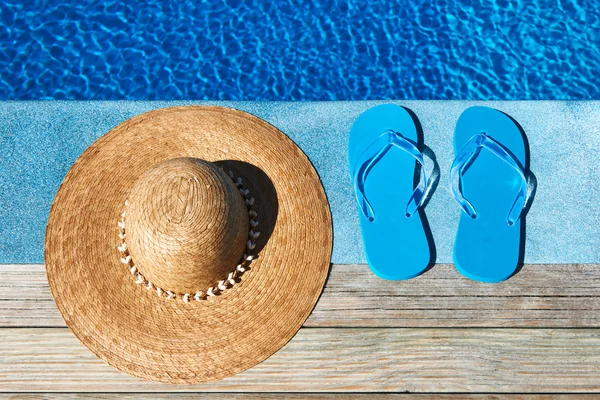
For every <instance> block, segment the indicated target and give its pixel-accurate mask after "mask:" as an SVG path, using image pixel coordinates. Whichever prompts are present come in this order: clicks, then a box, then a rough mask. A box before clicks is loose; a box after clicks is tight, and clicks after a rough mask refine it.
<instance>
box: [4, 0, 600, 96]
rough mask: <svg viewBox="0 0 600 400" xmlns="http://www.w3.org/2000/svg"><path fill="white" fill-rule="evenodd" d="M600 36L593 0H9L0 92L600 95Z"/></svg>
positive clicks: (599, 11) (599, 10) (599, 20)
mask: <svg viewBox="0 0 600 400" xmlns="http://www.w3.org/2000/svg"><path fill="white" fill-rule="evenodd" d="M24 3H26V4H24ZM599 43H600V8H599V7H597V5H596V4H595V2H593V1H588V0H556V1H551V0H538V1H528V0H520V1H509V0H495V1H490V0H458V1H457V0H454V1H453V0H433V1H429V2H426V1H421V0H399V1H381V2H377V1H373V2H371V1H370V2H365V1H364V0H350V1H342V0H340V1H327V0H313V1H296V0H276V1H243V0H221V1H216V0H212V1H204V2H198V1H191V0H184V1H182V2H165V1H161V0H150V1H149V2H143V3H139V2H135V1H132V0H127V1H117V0H112V1H102V2H98V1H90V0H78V1H75V0H62V1H60V2H58V1H47V0H31V1H27V2H23V0H3V2H1V3H0V99H13V100H26V99H161V100H174V99H227V100H362V99H600V78H599V76H600V75H599V74H598V73H597V70H598V65H600V49H599V46H598V44H599Z"/></svg>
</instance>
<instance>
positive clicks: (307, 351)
mask: <svg viewBox="0 0 600 400" xmlns="http://www.w3.org/2000/svg"><path fill="white" fill-rule="evenodd" d="M0 360H2V363H1V364H0V391H2V392H14V391H20V390H21V391H42V392H54V391H65V392H102V391H107V392H151V391H158V392H168V391H189V392H209V391H216V392H258V391H264V392H407V391H408V392H423V393H436V392H448V393H457V392H458V393H460V392H481V393H503V392H514V393H536V392H537V393H577V392H595V393H598V392H600V330H597V329H506V328H504V329H502V328H494V329H490V328H488V329H478V328H467V329H465V328H443V329H439V328H358V329H357V328H347V329H340V328H303V329H301V330H300V332H299V333H298V334H297V335H296V336H295V337H294V339H293V340H292V341H290V343H289V344H288V345H287V346H285V347H284V348H283V349H282V350H281V351H279V352H278V353H276V354H275V355H273V356H272V357H271V358H269V359H268V360H266V361H265V362H263V363H261V364H259V365H257V366H256V367H254V368H252V369H250V370H248V371H245V372H243V373H241V374H239V375H237V376H234V377H231V378H228V379H225V380H223V381H221V382H216V383H211V384H206V385H191V386H182V385H164V384H158V383H154V382H145V381H141V380H139V379H136V378H133V377H130V376H128V375H125V374H124V373H121V372H118V371H116V370H114V369H113V368H111V367H110V366H108V365H106V364H104V363H103V362H102V361H100V360H98V359H96V358H95V356H93V355H92V354H91V353H90V352H89V351H88V350H87V349H86V348H85V347H83V346H82V345H81V344H80V343H79V342H78V341H77V339H76V338H75V337H74V336H73V335H72V334H71V333H70V332H69V331H68V329H66V328H4V329H0Z"/></svg>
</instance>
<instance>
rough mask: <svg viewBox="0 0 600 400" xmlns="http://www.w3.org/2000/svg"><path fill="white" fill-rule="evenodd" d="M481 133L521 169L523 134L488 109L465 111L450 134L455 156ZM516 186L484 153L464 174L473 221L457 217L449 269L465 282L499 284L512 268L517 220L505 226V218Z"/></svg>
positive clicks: (511, 174) (513, 176)
mask: <svg viewBox="0 0 600 400" xmlns="http://www.w3.org/2000/svg"><path fill="white" fill-rule="evenodd" d="M481 132H485V133H486V134H487V135H488V136H489V137H491V138H492V139H494V140H495V141H497V142H499V143H500V144H502V146H504V147H505V148H506V149H507V150H508V151H509V152H511V153H512V154H513V155H514V156H515V158H517V159H518V160H519V161H520V163H521V165H522V166H524V167H527V165H526V146H525V139H524V137H523V133H522V132H521V130H520V129H519V127H518V126H517V125H516V123H515V122H514V121H513V120H512V119H511V118H510V117H509V116H507V115H506V114H504V113H502V112H501V111H498V110H494V109H491V108H488V107H471V108H468V109H467V110H465V111H464V112H463V114H462V115H461V116H460V118H459V119H458V122H457V124H456V129H455V132H454V153H455V154H458V152H459V151H460V150H461V149H462V147H463V146H464V145H465V144H466V143H467V142H468V141H469V139H470V138H472V137H473V136H475V135H477V134H479V133H481ZM520 185H521V180H520V178H519V176H518V174H517V173H516V172H515V171H514V169H512V168H511V167H510V166H509V165H507V164H506V163H505V162H503V161H502V160H501V159H499V158H498V157H496V156H495V155H493V154H492V153H491V152H489V151H488V150H486V149H482V150H481V152H480V153H479V155H478V156H477V157H476V159H475V160H474V161H473V162H472V164H471V165H470V166H468V167H467V169H466V170H465V171H464V173H463V178H462V192H463V195H464V197H465V198H466V199H467V200H468V201H469V202H471V204H472V205H473V206H474V208H475V210H477V218H476V219H472V218H471V217H469V216H468V215H467V214H465V213H464V212H463V213H461V216H460V221H459V225H458V231H457V234H456V241H455V245H454V264H455V266H456V269H458V271H460V272H461V273H462V274H463V275H465V276H466V277H468V278H470V279H473V280H477V281H481V282H491V283H493V282H500V281H503V280H505V279H508V278H509V277H510V276H511V275H512V274H513V273H514V272H515V270H516V269H517V266H518V263H519V261H520V257H521V249H522V240H521V239H522V236H521V235H522V232H521V229H522V221H521V219H519V220H518V221H517V222H516V223H515V224H514V225H513V226H509V225H508V223H507V217H508V213H509V211H510V208H511V206H512V204H513V202H514V200H515V198H516V196H517V193H518V191H519V188H520Z"/></svg>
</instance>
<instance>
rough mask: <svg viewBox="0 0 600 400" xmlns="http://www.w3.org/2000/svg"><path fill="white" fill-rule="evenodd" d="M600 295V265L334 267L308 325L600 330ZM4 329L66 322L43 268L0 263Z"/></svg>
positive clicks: (0, 313)
mask: <svg viewBox="0 0 600 400" xmlns="http://www.w3.org/2000/svg"><path fill="white" fill-rule="evenodd" d="M566 277H568V279H566ZM599 293H600V265H599V264H568V265H559V264H552V265H527V266H525V267H524V268H523V269H522V271H521V272H519V273H518V274H517V275H515V276H514V277H513V278H511V279H510V280H508V281H506V282H503V283H500V284H484V283H478V282H473V281H470V280H468V279H466V278H464V277H462V276H461V275H460V274H459V273H458V272H457V271H456V270H455V269H454V267H453V266H452V265H436V266H435V267H434V268H433V269H431V270H430V271H428V272H427V273H425V274H424V275H422V276H420V277H417V278H415V279H411V280H408V281H401V282H394V281H384V280H381V279H379V278H377V277H376V276H374V275H373V274H372V273H371V272H370V270H369V268H368V267H367V266H366V265H333V266H332V269H331V274H330V276H329V279H328V281H327V285H326V287H325V290H324V292H323V295H322V296H321V298H320V300H319V303H318V304H317V306H316V308H315V310H314V312H313V313H312V315H311V316H310V318H309V319H308V320H307V322H306V324H305V326H308V327H549V328H553V327H600V297H599V296H598V294H599ZM0 326H4V327H32V326H33V327H64V326H65V325H64V322H63V320H62V318H61V317H60V314H59V313H58V311H57V310H56V308H55V306H54V301H53V300H52V297H51V295H50V290H49V288H48V283H47V281H46V275H45V270H44V266H43V265H27V264H25V265H0Z"/></svg>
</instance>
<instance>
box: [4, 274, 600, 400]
mask: <svg viewBox="0 0 600 400" xmlns="http://www.w3.org/2000/svg"><path fill="white" fill-rule="evenodd" d="M567 278H568V279H567ZM598 293H600V265H592V264H582V265H526V266H525V267H524V268H523V269H522V270H521V271H520V273H518V274H517V275H516V276H515V277H513V278H512V279H510V280H509V281H507V282H504V283H501V284H497V285H490V284H480V283H476V282H472V281H469V280H467V279H465V278H463V277H462V276H461V275H460V274H459V273H458V272H456V271H455V270H454V267H453V266H452V265H437V266H435V267H434V268H433V269H431V270H430V271H428V272H427V273H425V274H424V275H423V276H421V277H418V278H416V279H413V280H410V281H405V282H389V281H383V280H380V279H378V278H377V277H375V276H374V275H373V274H372V273H371V272H370V271H369V269H368V267H367V266H365V265H333V266H332V269H331V273H330V276H329V279H328V281H327V285H326V287H325V290H324V292H323V295H322V296H321V299H320V300H319V303H318V305H317V307H316V308H315V310H314V312H313V314H312V315H311V317H310V318H309V319H308V320H307V322H306V324H305V326H304V328H302V329H301V330H300V332H298V334H297V335H296V336H295V337H294V339H292V341H291V342H290V343H289V344H288V345H287V346H285V347H284V348H283V349H282V350H280V351H279V352H278V353H276V354H275V355H273V356H272V357H271V358H269V359H268V360H266V361H265V362H263V363H262V364H259V365H257V366H256V367H254V368H252V369H250V370H248V371H246V372H243V373H241V374H239V375H237V376H234V377H231V378H228V379H225V380H223V381H221V382H218V383H212V384H206V385H193V386H179V385H176V386H171V385H164V384H157V383H152V382H145V381H142V380H139V379H136V378H133V377H130V376H128V375H126V374H123V373H121V372H119V371H117V370H115V369H113V368H111V367H109V366H108V365H106V364H104V363H103V362H102V361H100V360H99V359H97V358H96V357H95V356H94V355H92V353H90V352H89V351H88V350H87V349H86V348H85V347H84V346H83V345H81V344H80V343H79V342H78V341H77V339H76V338H75V336H74V335H73V334H72V333H71V332H70V331H69V330H68V329H67V328H66V327H65V325H64V322H63V321H62V318H61V317H60V314H59V313H58V311H57V310H56V308H55V306H54V302H53V300H52V297H51V295H50V291H49V288H48V284H47V282H46V277H45V271H44V266H43V265H0V327H1V328H0V392H4V393H5V394H6V395H5V396H4V398H10V397H12V396H13V395H14V394H17V393H20V392H40V393H44V396H45V397H50V398H53V397H54V395H50V394H51V393H52V392H68V393H69V394H68V397H69V398H76V397H79V394H80V393H83V392H89V393H94V394H97V393H100V392H107V393H113V394H114V396H113V397H110V398H129V396H131V397H137V395H139V394H140V393H143V392H154V393H156V392H159V393H161V394H160V396H161V397H171V396H170V395H169V394H168V393H170V392H193V393H199V392H219V393H214V394H211V395H210V396H209V397H210V398H211V399H217V400H218V399H225V398H235V397H233V396H232V393H236V394H238V395H239V394H247V393H254V394H253V395H252V397H251V398H270V399H275V398H284V397H289V398H303V397H305V395H308V394H310V395H311V398H332V397H333V398H338V397H339V398H351V399H354V398H365V399H366V398H369V399H372V398H377V397H379V396H375V395H374V393H381V394H384V393H390V394H394V393H395V394H396V395H397V396H393V398H408V397H412V395H410V394H414V393H418V394H422V395H419V396H417V398H419V399H430V398H438V394H441V393H447V394H448V396H446V397H445V398H448V399H454V398H462V397H463V396H460V395H456V394H457V393H471V394H473V395H472V396H470V397H471V398H480V397H483V398H497V397H502V395H503V394H512V395H511V397H513V398H531V399H545V398H549V397H550V396H549V394H551V393H561V394H569V393H591V394H593V393H600V329H599V328H600V300H599V299H598V298H597V295H598ZM267 392H272V394H271V395H268V394H265V393H267ZM126 393H129V394H128V395H125V394H126ZM273 393H274V394H273ZM361 393H363V395H361ZM407 393H410V394H407ZM477 393H479V394H480V395H477ZM536 393H537V394H539V396H537V395H536V396H533V394H536ZM350 394H352V396H351V397H348V396H349V395H350ZM102 396H104V397H107V396H108V395H102ZM157 396H158V395H157V394H152V395H147V396H146V397H145V398H156V397H157ZM561 397H565V396H561ZM591 397H595V396H591ZM0 398H2V396H0ZM187 398H191V397H189V396H188V397H187ZM386 398H387V397H386Z"/></svg>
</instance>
